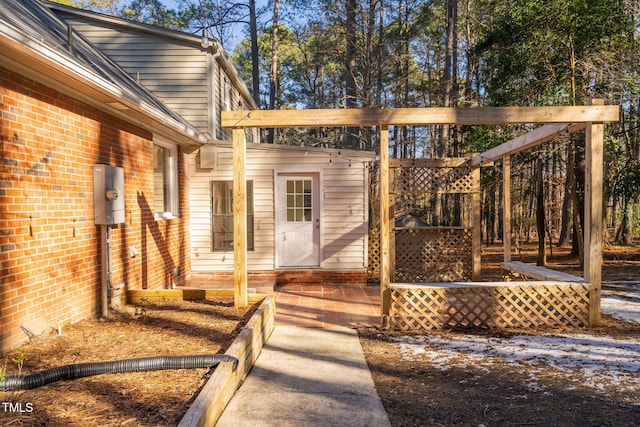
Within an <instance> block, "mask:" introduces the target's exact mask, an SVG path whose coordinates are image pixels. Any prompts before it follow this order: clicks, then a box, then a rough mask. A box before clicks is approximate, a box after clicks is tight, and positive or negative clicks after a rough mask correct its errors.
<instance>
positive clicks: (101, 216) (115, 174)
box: [93, 165, 124, 225]
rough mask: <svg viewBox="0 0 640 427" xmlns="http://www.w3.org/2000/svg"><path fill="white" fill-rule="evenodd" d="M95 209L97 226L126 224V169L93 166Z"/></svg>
mask: <svg viewBox="0 0 640 427" xmlns="http://www.w3.org/2000/svg"><path fill="white" fill-rule="evenodd" d="M93 207H94V210H95V224H96V225H114V224H122V223H124V169H123V168H120V167H116V166H109V165H94V166H93Z"/></svg>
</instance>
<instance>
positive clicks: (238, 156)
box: [233, 128, 249, 307]
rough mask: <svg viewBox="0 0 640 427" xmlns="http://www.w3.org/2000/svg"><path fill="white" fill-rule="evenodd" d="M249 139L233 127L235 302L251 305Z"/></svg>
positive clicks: (237, 305)
mask: <svg viewBox="0 0 640 427" xmlns="http://www.w3.org/2000/svg"><path fill="white" fill-rule="evenodd" d="M246 163H247V140H246V138H245V130H244V128H234V129H233V236H234V238H233V289H234V292H233V302H234V306H235V307H246V306H248V305H249V297H248V293H247V288H248V276H247V173H246Z"/></svg>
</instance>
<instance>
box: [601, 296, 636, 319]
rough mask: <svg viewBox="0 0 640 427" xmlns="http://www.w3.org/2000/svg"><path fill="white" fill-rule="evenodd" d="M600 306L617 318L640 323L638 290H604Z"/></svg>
mask: <svg viewBox="0 0 640 427" xmlns="http://www.w3.org/2000/svg"><path fill="white" fill-rule="evenodd" d="M600 307H601V308H602V312H603V313H606V314H610V315H611V316H613V317H615V318H616V319H622V320H628V321H630V322H637V323H640V297H639V296H638V293H637V292H636V293H632V292H615V293H609V292H607V293H604V292H603V293H602V296H601V304H600Z"/></svg>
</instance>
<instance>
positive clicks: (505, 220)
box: [502, 155, 511, 262]
mask: <svg viewBox="0 0 640 427" xmlns="http://www.w3.org/2000/svg"><path fill="white" fill-rule="evenodd" d="M502 243H503V251H504V261H505V262H508V261H511V157H510V156H508V155H506V156H504V157H503V158H502Z"/></svg>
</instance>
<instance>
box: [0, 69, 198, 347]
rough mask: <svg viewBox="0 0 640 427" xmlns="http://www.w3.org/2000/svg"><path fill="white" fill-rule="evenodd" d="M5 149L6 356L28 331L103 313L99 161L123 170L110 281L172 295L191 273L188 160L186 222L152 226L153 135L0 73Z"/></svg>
mask: <svg viewBox="0 0 640 427" xmlns="http://www.w3.org/2000/svg"><path fill="white" fill-rule="evenodd" d="M0 143H1V146H0V149H1V155H2V162H1V163H0V280H1V287H0V352H1V351H4V350H7V349H9V348H11V347H13V346H16V345H17V344H19V343H20V342H21V341H23V340H24V339H25V338H26V337H27V335H26V334H25V333H24V332H23V331H22V329H21V328H22V327H24V328H26V329H27V330H29V331H31V332H34V333H40V332H42V331H44V330H49V329H50V328H51V327H56V326H57V325H58V324H59V323H66V322H75V321H78V320H80V319H82V318H86V317H89V316H94V315H95V314H96V313H98V312H99V311H100V283H101V281H100V271H101V269H100V233H99V228H98V227H96V226H95V225H94V213H93V177H92V165H94V164H98V163H104V164H110V165H113V166H121V167H123V168H124V171H125V207H126V223H125V224H121V225H119V226H118V227H116V228H113V231H112V241H113V248H112V264H113V283H114V284H120V283H124V284H125V287H126V288H127V289H144V288H148V289H156V288H168V287H171V286H172V285H174V284H178V283H180V282H182V281H183V280H184V278H185V277H187V276H188V275H189V273H190V272H189V265H190V263H189V262H188V254H189V251H188V248H189V241H188V233H187V230H188V226H187V222H188V200H187V191H188V182H187V179H188V178H187V177H188V171H187V170H186V167H187V166H186V165H187V163H186V161H185V160H186V155H184V154H183V153H180V156H179V158H180V161H179V187H180V190H181V191H180V214H181V217H180V219H174V220H163V221H155V220H154V216H153V206H154V204H153V143H152V135H151V134H150V133H149V132H147V131H145V130H143V129H140V128H139V127H137V126H135V125H133V124H130V123H127V122H124V121H122V120H120V119H118V118H115V117H113V116H110V115H108V114H106V113H103V112H101V111H99V110H97V109H94V108H92V107H90V106H87V105H86V104H83V103H81V102H78V101H75V100H73V99H72V98H69V97H67V96H64V95H62V94H60V93H58V92H55V91H53V90H50V89H48V88H46V87H43V86H41V85H39V84H38V83H36V82H34V81H31V80H28V79H23V78H22V77H20V76H18V75H17V74H15V73H12V72H9V71H7V70H4V69H2V68H0ZM131 248H136V249H137V251H138V253H139V255H137V256H135V257H132V256H131V252H130V249H131ZM176 273H177V275H176Z"/></svg>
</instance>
